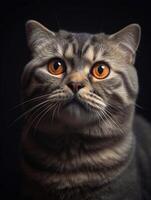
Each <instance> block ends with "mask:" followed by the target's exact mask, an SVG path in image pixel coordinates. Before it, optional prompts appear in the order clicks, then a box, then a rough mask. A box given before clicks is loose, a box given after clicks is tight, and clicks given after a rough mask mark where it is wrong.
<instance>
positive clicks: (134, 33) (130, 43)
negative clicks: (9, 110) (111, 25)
mask: <svg viewBox="0 0 151 200" xmlns="http://www.w3.org/2000/svg"><path fill="white" fill-rule="evenodd" d="M109 38H110V39H112V40H114V41H115V42H117V44H119V46H120V47H121V48H123V49H124V50H125V52H126V53H127V54H129V56H130V57H129V58H130V59H131V61H130V62H134V59H135V53H136V50H137V49H138V46H139V43H140V38H141V27H140V26H139V25H138V24H130V25H128V26H126V27H125V28H123V29H122V30H120V31H118V32H116V33H114V34H112V35H110V37H109Z"/></svg>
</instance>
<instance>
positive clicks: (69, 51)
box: [63, 44, 74, 58]
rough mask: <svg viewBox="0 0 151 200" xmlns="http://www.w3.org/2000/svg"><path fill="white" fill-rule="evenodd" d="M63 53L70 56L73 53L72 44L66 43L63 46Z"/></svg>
mask: <svg viewBox="0 0 151 200" xmlns="http://www.w3.org/2000/svg"><path fill="white" fill-rule="evenodd" d="M63 55H64V56H65V57H67V58H72V57H73V55H74V50H73V44H67V45H66V46H65V47H64V53H63Z"/></svg>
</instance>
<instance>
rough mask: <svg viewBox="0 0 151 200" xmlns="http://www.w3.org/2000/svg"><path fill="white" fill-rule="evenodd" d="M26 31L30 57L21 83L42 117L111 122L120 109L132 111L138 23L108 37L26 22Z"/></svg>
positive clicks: (69, 122)
mask: <svg viewBox="0 0 151 200" xmlns="http://www.w3.org/2000/svg"><path fill="white" fill-rule="evenodd" d="M26 31H27V40H28V46H29V47H30V49H31V52H32V60H31V61H30V62H29V63H28V64H27V66H26V67H25V70H24V72H23V76H22V85H23V90H24V95H25V96H26V97H27V98H29V99H31V98H35V99H34V101H33V102H34V106H37V107H36V109H37V108H39V113H40V112H41V115H40V116H41V117H42V115H44V116H47V117H49V116H50V118H52V116H53V117H54V118H55V119H58V120H61V121H62V123H64V124H66V125H68V126H73V127H76V126H82V125H89V124H91V123H95V122H96V121H98V120H99V121H101V120H109V121H110V122H112V119H113V118H112V117H115V118H116V116H118V115H120V114H119V113H120V112H123V113H124V112H125V115H130V113H129V112H130V111H129V108H130V107H131V108H133V107H134V103H135V100H136V97H137V93H138V80H137V74H136V70H135V68H134V66H133V65H134V62H135V55H136V50H137V48H138V45H139V41H140V26H139V25H137V24H131V25H129V26H127V27H125V28H124V29H122V30H121V31H119V32H117V33H115V34H111V35H107V34H104V33H99V34H88V33H71V32H68V31H59V32H52V31H50V30H48V29H47V28H46V27H44V26H43V25H41V24H40V23H38V22H36V21H33V20H30V21H28V22H27V23H26ZM42 95H43V96H42ZM38 100H39V101H38ZM38 105H39V106H38ZM40 108H41V110H40ZM126 111H127V112H126Z"/></svg>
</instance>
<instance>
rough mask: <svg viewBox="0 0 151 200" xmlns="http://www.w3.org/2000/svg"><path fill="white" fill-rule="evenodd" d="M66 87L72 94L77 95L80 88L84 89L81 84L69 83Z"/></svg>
mask: <svg viewBox="0 0 151 200" xmlns="http://www.w3.org/2000/svg"><path fill="white" fill-rule="evenodd" d="M67 86H68V87H69V88H70V89H71V90H72V92H73V93H77V92H78V91H79V90H80V89H81V88H83V87H84V84H83V83H81V82H69V83H68V84H67Z"/></svg>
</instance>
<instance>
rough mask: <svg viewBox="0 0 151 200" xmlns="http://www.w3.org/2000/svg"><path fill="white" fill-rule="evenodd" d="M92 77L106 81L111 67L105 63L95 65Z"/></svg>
mask: <svg viewBox="0 0 151 200" xmlns="http://www.w3.org/2000/svg"><path fill="white" fill-rule="evenodd" d="M91 73H92V75H93V76H94V77H95V78H97V79H104V78H106V77H107V76H108V75H109V73H110V67H109V66H108V65H107V64H106V63H105V62H97V63H95V64H94V65H93V67H92V71H91Z"/></svg>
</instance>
